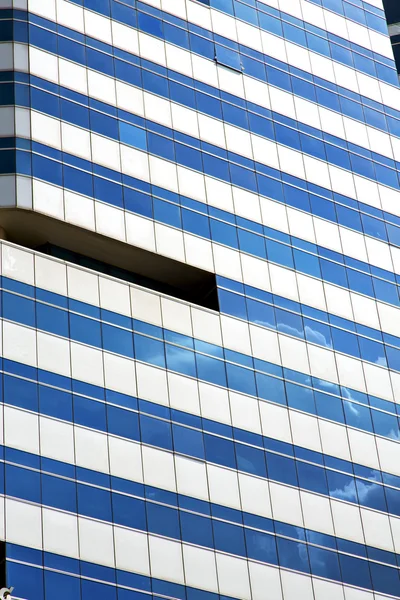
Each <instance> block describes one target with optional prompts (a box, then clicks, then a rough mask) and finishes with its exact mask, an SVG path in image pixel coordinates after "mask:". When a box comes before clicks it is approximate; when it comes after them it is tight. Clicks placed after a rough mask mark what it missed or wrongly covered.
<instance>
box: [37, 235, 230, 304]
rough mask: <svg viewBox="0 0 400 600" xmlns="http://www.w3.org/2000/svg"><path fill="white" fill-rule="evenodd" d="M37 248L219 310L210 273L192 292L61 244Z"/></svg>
mask: <svg viewBox="0 0 400 600" xmlns="http://www.w3.org/2000/svg"><path fill="white" fill-rule="evenodd" d="M35 250H37V251H38V252H43V254H48V255H50V256H55V257H56V258H60V259H61V260H65V261H67V262H70V263H73V264H75V265H81V266H82V267H87V268H88V269H92V270H93V271H98V272H99V273H104V274H105V275H111V276H112V277H117V278H118V279H122V280H123V281H129V283H135V284H137V285H141V286H143V287H146V288H149V289H151V290H154V291H156V292H161V293H163V294H168V295H169V296H175V297H176V298H180V299H182V300H188V301H190V302H194V303H195V304H199V305H201V306H206V307H207V308H213V309H215V310H218V297H217V290H216V283H215V278H214V281H212V280H211V279H210V278H209V277H208V274H207V277H206V278H205V279H204V282H203V283H201V284H200V283H199V285H198V286H197V289H196V291H193V292H191V291H190V290H186V289H183V288H179V287H175V286H173V285H169V284H168V283H166V282H165V281H160V280H157V279H151V278H150V277H146V276H145V275H141V274H139V273H134V272H133V271H127V270H126V269H120V268H119V267H115V266H113V265H110V264H107V263H104V262H101V261H100V260H96V259H95V258H90V257H89V256H84V255H83V254H78V253H77V252H72V251H71V250H66V249H65V248H60V246H55V245H54V244H49V243H47V244H44V245H43V246H39V247H38V248H35ZM210 286H212V287H210Z"/></svg>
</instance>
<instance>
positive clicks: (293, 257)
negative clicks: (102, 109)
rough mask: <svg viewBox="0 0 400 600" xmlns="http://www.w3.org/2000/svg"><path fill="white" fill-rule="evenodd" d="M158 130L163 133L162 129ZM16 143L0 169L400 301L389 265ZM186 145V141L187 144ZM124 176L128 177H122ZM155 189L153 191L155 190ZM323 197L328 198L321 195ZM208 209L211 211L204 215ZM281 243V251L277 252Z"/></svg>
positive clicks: (37, 146)
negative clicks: (243, 225) (239, 222)
mask: <svg viewBox="0 0 400 600" xmlns="http://www.w3.org/2000/svg"><path fill="white" fill-rule="evenodd" d="M154 135H155V136H157V134H154ZM5 143H6V145H8V147H10V144H11V145H12V146H13V145H14V144H15V141H14V139H12V141H11V140H10V139H8V138H7V141H6V142H5ZM16 143H17V147H19V148H20V150H17V153H16V154H15V152H14V151H13V150H2V151H1V154H2V163H1V167H0V172H3V173H15V172H17V173H19V174H22V175H29V176H33V177H35V178H37V179H41V180H43V181H46V182H48V183H50V184H54V185H58V186H61V187H63V188H65V189H70V190H72V191H74V192H77V193H78V194H83V195H86V196H89V197H94V198H96V199H98V200H101V201H102V202H106V203H107V204H112V205H115V206H118V207H120V208H124V210H128V211H129V212H133V213H136V214H139V215H142V216H145V217H147V218H153V219H154V220H156V221H159V222H162V223H165V224H167V225H170V226H173V227H175V228H179V229H182V230H183V231H187V232H188V233H194V234H195V235H199V236H201V237H203V238H206V239H210V240H211V239H212V240H214V241H217V242H218V243H221V244H223V245H225V246H229V247H232V248H237V249H241V250H242V251H244V252H247V253H248V254H252V255H254V256H257V257H261V258H264V259H265V258H267V259H268V260H270V261H271V262H275V263H277V264H281V265H283V266H285V267H286V268H288V269H294V266H296V270H297V271H299V272H302V273H305V274H307V275H311V276H312V277H317V278H319V279H321V280H322V281H328V282H330V283H333V284H335V285H338V286H340V287H343V288H346V289H349V290H352V291H355V292H357V293H360V294H363V295H365V296H369V297H371V298H375V299H377V300H382V301H383V302H386V303H388V304H392V305H394V306H399V305H400V300H399V290H398V284H397V283H396V281H399V276H398V275H396V276H395V275H394V274H393V273H390V272H389V271H386V270H383V269H379V268H377V267H373V266H369V268H368V271H369V272H368V271H367V272H365V271H366V270H367V269H366V268H365V263H362V262H361V261H357V260H356V259H352V258H350V257H344V255H341V254H339V253H338V252H333V251H331V250H328V249H325V248H322V247H319V249H318V250H317V254H318V256H313V254H312V252H313V250H314V248H313V245H312V244H309V243H308V242H304V241H303V240H299V238H297V241H294V245H297V246H300V248H297V249H296V248H294V249H293V251H292V248H291V244H292V240H289V239H288V237H287V236H286V235H285V234H283V233H281V232H279V231H276V230H273V229H272V228H268V227H266V228H264V227H263V226H260V225H259V224H257V227H255V228H254V227H252V226H251V221H247V220H245V221H247V226H248V227H249V229H256V231H246V232H245V233H244V232H243V233H242V231H241V229H239V228H237V227H233V226H232V225H233V223H232V221H233V217H232V215H230V213H227V212H226V211H220V210H219V209H214V208H212V207H209V208H208V209H206V208H205V205H204V204H203V203H200V202H196V201H193V200H191V199H188V198H185V197H183V196H180V195H178V194H174V193H172V192H169V191H165V190H163V189H162V188H158V187H152V186H150V184H148V183H147V182H143V181H140V180H138V179H134V178H132V177H129V176H126V175H124V174H122V175H121V173H119V172H116V171H112V170H111V169H107V168H105V167H102V166H99V165H96V164H94V163H91V162H90V161H86V160H82V159H80V158H77V157H74V156H72V155H68V154H66V153H61V152H60V151H58V150H54V149H53V148H50V147H48V146H44V145H43V144H39V143H36V142H33V143H32V144H31V142H29V141H28V140H23V139H21V140H19V139H18V140H17V141H16ZM31 148H33V150H34V152H33V153H31V152H29V151H28V150H30V149H31ZM183 148H184V146H182V149H183ZM217 160H218V159H217ZM61 161H62V162H61ZM83 168H84V169H85V171H84V170H83ZM97 174H99V175H97ZM110 178H112V179H113V180H111V179H110ZM265 179H266V178H265ZM121 180H122V181H123V182H124V183H121ZM269 183H270V184H273V183H274V180H273V179H270V180H269ZM275 183H279V186H281V188H282V190H283V189H285V193H286V194H287V196H288V197H289V200H290V199H291V200H292V202H291V204H292V205H294V206H295V205H296V204H298V202H296V198H298V196H297V194H300V198H301V199H304V197H305V196H306V197H307V198H308V194H307V192H304V191H302V190H296V189H295V188H294V187H292V186H290V185H287V184H281V182H276V181H275ZM126 184H128V185H126ZM152 191H153V193H152V194H150V192H152ZM160 196H161V198H160ZM310 198H311V196H310ZM320 200H321V202H323V200H322V199H321V198H320ZM282 201H283V200H282ZM311 201H313V199H312V200H311ZM289 204H290V201H289ZM205 211H206V212H207V215H204V212H205ZM353 212H354V211H353ZM224 220H228V223H223V222H222V221H224ZM210 226H211V227H212V229H210ZM260 229H261V231H260ZM396 229H397V228H396ZM262 233H264V235H262ZM278 248H279V249H280V252H277V250H278ZM343 263H345V264H343ZM389 279H390V280H391V281H389Z"/></svg>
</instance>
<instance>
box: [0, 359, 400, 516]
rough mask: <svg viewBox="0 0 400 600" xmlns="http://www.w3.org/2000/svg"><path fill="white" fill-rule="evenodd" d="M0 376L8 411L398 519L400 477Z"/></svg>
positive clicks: (108, 395)
mask: <svg viewBox="0 0 400 600" xmlns="http://www.w3.org/2000/svg"><path fill="white" fill-rule="evenodd" d="M3 369H4V374H3V375H2V377H3V383H4V403H5V404H7V405H10V406H17V407H19V408H23V409H28V410H30V411H34V412H35V413H40V414H45V415H48V416H51V417H55V418H57V419H61V420H63V421H65V422H69V423H74V424H76V425H81V426H84V427H89V428H91V429H92V430H97V431H102V432H108V433H110V434H112V435H117V436H122V437H125V438H126V439H130V440H133V441H136V442H141V443H145V444H147V445H151V446H153V447H157V448H160V449H163V450H169V451H175V452H177V453H179V454H182V455H185V456H190V457H192V458H194V459H196V460H201V461H205V462H210V463H214V464H218V465H220V466H223V467H228V468H231V469H237V470H240V471H242V472H245V473H249V474H251V475H256V476H258V477H262V478H268V479H269V480H271V481H276V482H278V483H283V484H288V485H292V486H295V487H300V488H302V489H305V490H308V491H310V492H315V493H318V494H323V495H325V496H330V497H331V498H338V499H341V500H346V501H348V502H353V503H354V504H357V505H360V506H366V507H368V508H373V509H375V510H381V511H385V512H390V513H392V514H396V515H400V483H399V482H400V477H396V476H394V475H390V474H389V473H384V472H381V471H379V470H376V469H371V468H368V467H363V466H362V465H357V464H355V463H352V462H350V461H345V460H342V459H337V458H335V457H332V456H329V455H324V454H322V453H319V452H315V451H311V450H307V449H305V448H302V447H299V446H294V445H292V444H288V443H284V442H280V441H278V440H274V439H272V438H268V437H265V436H261V435H258V434H253V433H250V432H247V431H244V430H241V429H238V428H236V427H230V426H227V425H223V424H221V423H218V422H215V421H211V420H209V419H204V418H201V417H197V416H195V415H190V414H187V413H184V412H181V411H178V410H175V409H169V408H167V407H165V406H160V405H158V404H155V403H151V402H148V401H145V400H140V399H137V398H134V397H131V396H126V395H124V394H118V393H116V392H112V391H110V390H106V389H104V388H98V387H96V389H95V390H93V389H92V387H93V386H90V385H89V384H84V383H83V382H80V381H78V380H76V379H70V378H66V379H67V380H68V383H69V386H70V387H69V388H68V387H67V386H66V382H65V381H64V378H62V377H59V376H56V375H54V374H52V373H49V372H46V371H43V370H40V374H39V375H37V374H36V372H35V369H33V368H32V367H31V368H30V367H27V366H26V365H21V364H20V363H14V362H12V361H8V360H6V359H4V360H3ZM11 373H12V374H11ZM15 373H16V374H15ZM22 376H24V377H25V378H27V377H28V378H29V379H22ZM52 386H56V387H52ZM71 390H72V391H71ZM96 392H97V393H96ZM99 392H100V393H99ZM99 396H100V397H99ZM28 466H34V465H28ZM60 474H61V475H63V474H64V475H65V474H66V473H65V472H64V473H60ZM396 486H397V488H396ZM122 491H123V490H122Z"/></svg>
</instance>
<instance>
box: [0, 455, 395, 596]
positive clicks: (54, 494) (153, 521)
mask: <svg viewBox="0 0 400 600" xmlns="http://www.w3.org/2000/svg"><path fill="white" fill-rule="evenodd" d="M6 454H7V451H6ZM0 467H2V468H3V469H2V470H4V473H2V474H1V475H2V476H3V477H4V478H5V489H6V492H7V497H12V498H18V499H24V500H28V501H30V502H34V503H36V504H40V505H41V506H49V507H52V508H56V509H60V510H67V511H68V512H70V513H75V514H78V515H80V516H86V517H91V518H94V519H100V520H101V521H102V522H109V523H114V524H116V525H122V526H124V527H130V528H133V529H136V530H139V531H143V532H148V533H152V534H157V535H161V536H166V537H168V538H169V539H173V540H177V541H181V542H183V543H185V542H186V543H191V544H196V545H198V546H200V547H204V548H208V549H211V550H215V551H222V552H229V553H230V554H233V555H236V556H240V557H244V558H248V559H250V560H258V561H261V562H263V563H267V564H272V565H276V566H278V565H279V566H281V567H284V568H289V569H294V570H296V571H300V572H303V573H307V574H312V575H315V576H319V577H324V578H327V579H331V580H334V581H339V582H342V583H345V584H346V583H347V584H350V585H358V586H360V587H364V588H367V589H373V590H375V591H378V592H382V593H387V594H392V595H395V596H400V579H399V575H400V571H399V570H398V568H396V566H398V563H397V564H396V555H394V554H392V553H389V552H388V553H386V552H382V553H380V552H379V550H378V551H374V549H372V554H373V555H374V556H378V557H379V558H383V557H385V558H386V555H387V558H389V557H390V558H391V560H392V564H393V560H394V567H393V566H389V565H381V564H378V563H376V562H373V561H370V560H365V559H364V560H363V559H361V558H355V557H353V556H349V555H347V554H344V553H343V552H341V551H340V549H342V550H344V552H349V553H351V554H353V552H352V550H353V547H354V546H356V548H357V549H363V550H364V552H365V555H366V551H367V548H366V547H364V548H363V546H362V545H361V544H356V545H354V544H353V543H352V542H347V541H346V540H337V539H336V538H333V537H331V536H325V535H323V534H318V533H316V532H310V536H309V539H308V540H307V539H306V536H305V535H304V533H303V535H302V531H303V532H304V530H302V528H299V530H297V528H295V527H291V526H289V527H286V526H285V525H284V524H283V523H282V524H280V523H277V522H276V523H274V522H272V521H269V520H268V519H258V518H254V517H253V518H252V517H251V515H248V516H246V514H244V515H243V516H244V519H245V521H244V525H243V523H242V522H241V523H240V524H237V523H232V522H227V521H230V520H231V519H230V509H225V508H223V507H221V508H218V507H216V506H212V507H211V510H212V515H207V516H205V515H201V516H200V515H199V514H194V513H192V512H189V511H187V510H185V509H180V510H177V509H176V508H172V507H170V506H165V505H164V504H160V503H158V502H154V501H153V502H152V501H151V500H149V499H146V500H144V499H141V498H139V497H137V495H136V486H135V488H134V490H133V493H134V495H130V489H129V487H130V486H129V484H128V485H125V486H124V487H125V489H124V490H123V492H124V493H120V492H119V491H115V490H110V488H109V485H110V484H109V480H108V481H107V483H106V485H105V486H104V487H103V486H101V487H100V486H97V485H93V484H91V485H86V484H83V483H79V482H78V483H76V482H75V481H71V480H70V479H67V478H64V477H63V478H59V477H55V476H54V475H50V474H47V473H43V472H41V471H39V470H34V469H32V468H29V469H26V468H21V467H19V466H16V465H15V464H8V462H7V461H6V464H5V465H3V464H0ZM1 475H0V477H1ZM154 496H155V494H154V491H151V490H150V497H154ZM156 499H157V500H158V498H157V497H156ZM160 500H161V502H162V501H163V500H164V498H160ZM235 512H239V511H235ZM268 521H269V523H268ZM264 522H265V523H268V524H269V529H268V530H267V531H265V530H264V531H263V530H262V529H260V528H259V525H261V523H264ZM274 532H275V533H274ZM291 534H292V535H293V538H292V539H290V538H289V537H288V536H290V535H291ZM310 542H311V543H310ZM314 544H318V546H317V545H314ZM327 544H329V546H328V548H324V549H323V548H321V546H326V545H327ZM332 544H334V545H335V548H332ZM338 546H339V550H338V549H337V547H338ZM397 559H398V560H399V559H400V556H398V557H397ZM378 560H379V559H378Z"/></svg>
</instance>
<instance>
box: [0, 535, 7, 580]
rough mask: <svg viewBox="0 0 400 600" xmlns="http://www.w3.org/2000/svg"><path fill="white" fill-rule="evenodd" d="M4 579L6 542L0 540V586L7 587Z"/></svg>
mask: <svg viewBox="0 0 400 600" xmlns="http://www.w3.org/2000/svg"><path fill="white" fill-rule="evenodd" d="M6 579H7V577H6V543H5V542H0V588H3V587H7V581H6Z"/></svg>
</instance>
